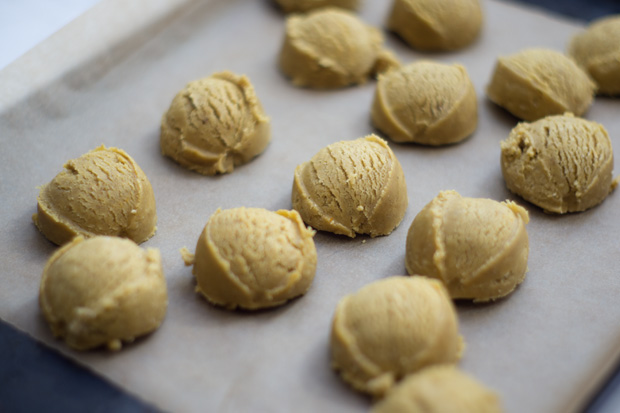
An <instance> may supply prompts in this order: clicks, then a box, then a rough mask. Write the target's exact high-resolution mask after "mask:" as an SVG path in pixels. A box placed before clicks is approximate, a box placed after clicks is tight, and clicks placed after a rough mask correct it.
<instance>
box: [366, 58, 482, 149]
mask: <svg viewBox="0 0 620 413" xmlns="http://www.w3.org/2000/svg"><path fill="white" fill-rule="evenodd" d="M371 117H372V121H373V123H374V124H375V126H376V127H377V128H378V129H379V130H381V131H382V132H384V133H386V134H387V135H388V136H389V137H390V139H392V140H393V141H395V142H417V143H421V144H426V145H445V144H449V143H455V142H459V141H461V140H463V139H465V138H466V137H467V136H469V135H471V134H472V133H473V132H474V130H476V126H477V125H478V104H477V100H476V91H475V90H474V85H473V84H472V83H471V80H470V78H469V75H468V74H467V70H465V68H464V67H463V66H461V65H456V64H455V65H446V64H442V63H434V62H430V61H419V62H416V63H412V64H409V65H407V66H404V67H402V68H400V69H396V70H391V71H389V72H388V73H386V74H384V75H381V76H379V81H378V82H377V89H376V91H375V98H374V102H373V104H372V110H371Z"/></svg>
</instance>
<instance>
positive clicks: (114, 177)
mask: <svg viewBox="0 0 620 413" xmlns="http://www.w3.org/2000/svg"><path fill="white" fill-rule="evenodd" d="M32 219H33V221H34V223H35V225H36V226H37V228H39V230H40V231H41V232H42V233H43V235H45V237H47V238H48V239H49V240H50V241H52V242H53V243H55V244H58V245H62V244H64V243H66V242H68V241H70V240H71V239H72V238H73V237H75V236H77V235H81V236H83V237H86V238H88V237H93V236H95V235H113V236H119V237H127V238H130V239H132V240H133V241H135V242H137V243H141V242H144V241H146V240H147V239H149V238H150V237H152V236H153V235H154V234H155V231H156V229H157V228H156V226H155V225H156V223H157V215H156V211H155V196H154V195H153V188H152V187H151V183H150V182H149V180H148V179H147V177H146V175H145V174H144V172H143V171H142V169H140V167H139V166H138V164H137V163H136V162H135V161H134V160H133V158H132V157H131V156H129V155H128V154H127V153H126V152H125V151H123V150H122V149H118V148H106V147H105V146H101V147H99V148H96V149H94V150H92V151H90V152H88V153H86V154H84V155H82V156H80V157H79V158H76V159H72V160H70V161H68V162H67V163H66V164H65V165H64V170H63V171H61V172H60V173H59V174H58V175H56V177H54V179H52V181H51V182H49V183H48V184H46V185H43V186H42V187H41V189H40V192H39V196H38V198H37V213H36V214H34V215H33V217H32Z"/></svg>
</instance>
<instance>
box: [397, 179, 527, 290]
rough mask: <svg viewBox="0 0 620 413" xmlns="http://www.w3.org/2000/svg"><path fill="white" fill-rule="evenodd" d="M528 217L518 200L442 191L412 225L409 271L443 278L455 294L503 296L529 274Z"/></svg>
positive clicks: (409, 234) (409, 239) (407, 255)
mask: <svg viewBox="0 0 620 413" xmlns="http://www.w3.org/2000/svg"><path fill="white" fill-rule="evenodd" d="M528 222H529V217H528V213H527V211H526V210H525V209H524V208H522V207H520V206H518V205H516V204H515V203H514V202H510V201H506V202H501V203H500V202H497V201H493V200H491V199H483V198H463V197H461V196H460V195H459V194H458V193H457V192H456V191H442V192H440V193H439V195H438V196H437V197H435V198H434V199H433V200H432V201H431V202H430V203H428V204H427V205H426V206H425V207H424V208H423V209H422V211H420V212H419V213H418V215H417V216H416V217H415V219H414V220H413V222H412V224H411V226H410V227H409V233H408V234H407V246H406V262H405V264H406V267H407V272H409V274H422V275H426V276H429V277H432V278H436V279H438V280H441V281H442V282H443V283H444V285H445V286H446V288H447V289H448V292H449V293H450V296H451V297H452V298H465V299H473V300H474V301H475V302H482V301H489V300H495V299H497V298H500V297H504V296H505V295H508V294H509V293H511V292H512V291H513V290H514V289H515V287H516V286H517V285H519V284H520V283H521V282H522V281H523V279H524V278H525V272H526V271H527V256H528V252H529V241H528V236H527V231H526V229H525V225H526V224H527V223H528Z"/></svg>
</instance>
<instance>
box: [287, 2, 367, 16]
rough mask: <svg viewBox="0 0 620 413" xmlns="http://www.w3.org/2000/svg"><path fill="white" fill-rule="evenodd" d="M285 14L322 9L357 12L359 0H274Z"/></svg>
mask: <svg viewBox="0 0 620 413" xmlns="http://www.w3.org/2000/svg"><path fill="white" fill-rule="evenodd" d="M276 3H278V5H279V6H280V7H281V8H282V10H283V11H284V12H285V13H296V12H302V13H304V12H307V11H310V10H313V9H319V8H322V7H328V6H332V7H339V8H341V9H349V10H357V8H358V7H359V4H360V0H276Z"/></svg>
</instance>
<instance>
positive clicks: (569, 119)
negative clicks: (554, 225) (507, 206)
mask: <svg viewBox="0 0 620 413" xmlns="http://www.w3.org/2000/svg"><path fill="white" fill-rule="evenodd" d="M501 148H502V154H501V165H502V173H503V175H504V180H505V181H506V186H507V187H508V189H509V190H510V191H512V192H514V193H516V194H518V195H520V196H522V197H523V198H524V199H525V200H527V201H529V202H531V203H533V204H535V205H538V206H539V207H541V208H543V209H544V210H545V211H547V212H553V213H557V214H564V213H566V212H577V211H585V210H586V209H588V208H592V207H593V206H596V205H598V204H600V203H601V202H603V200H604V199H605V198H606V197H607V195H608V194H609V193H610V192H611V190H612V189H613V188H614V187H615V185H616V184H617V183H616V182H614V180H613V179H612V170H613V166H614V156H613V149H612V146H611V140H610V139H609V135H608V134H607V131H606V130H605V128H604V127H603V126H602V125H601V124H599V123H596V122H592V121H588V120H585V119H581V118H577V117H574V116H573V115H572V114H570V113H567V114H564V115H559V116H549V117H546V118H544V119H540V120H538V121H536V122H533V123H525V122H523V123H519V124H518V125H517V126H516V127H515V128H514V129H513V130H512V131H511V132H510V135H509V136H508V139H506V140H505V141H503V142H502V143H501Z"/></svg>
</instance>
